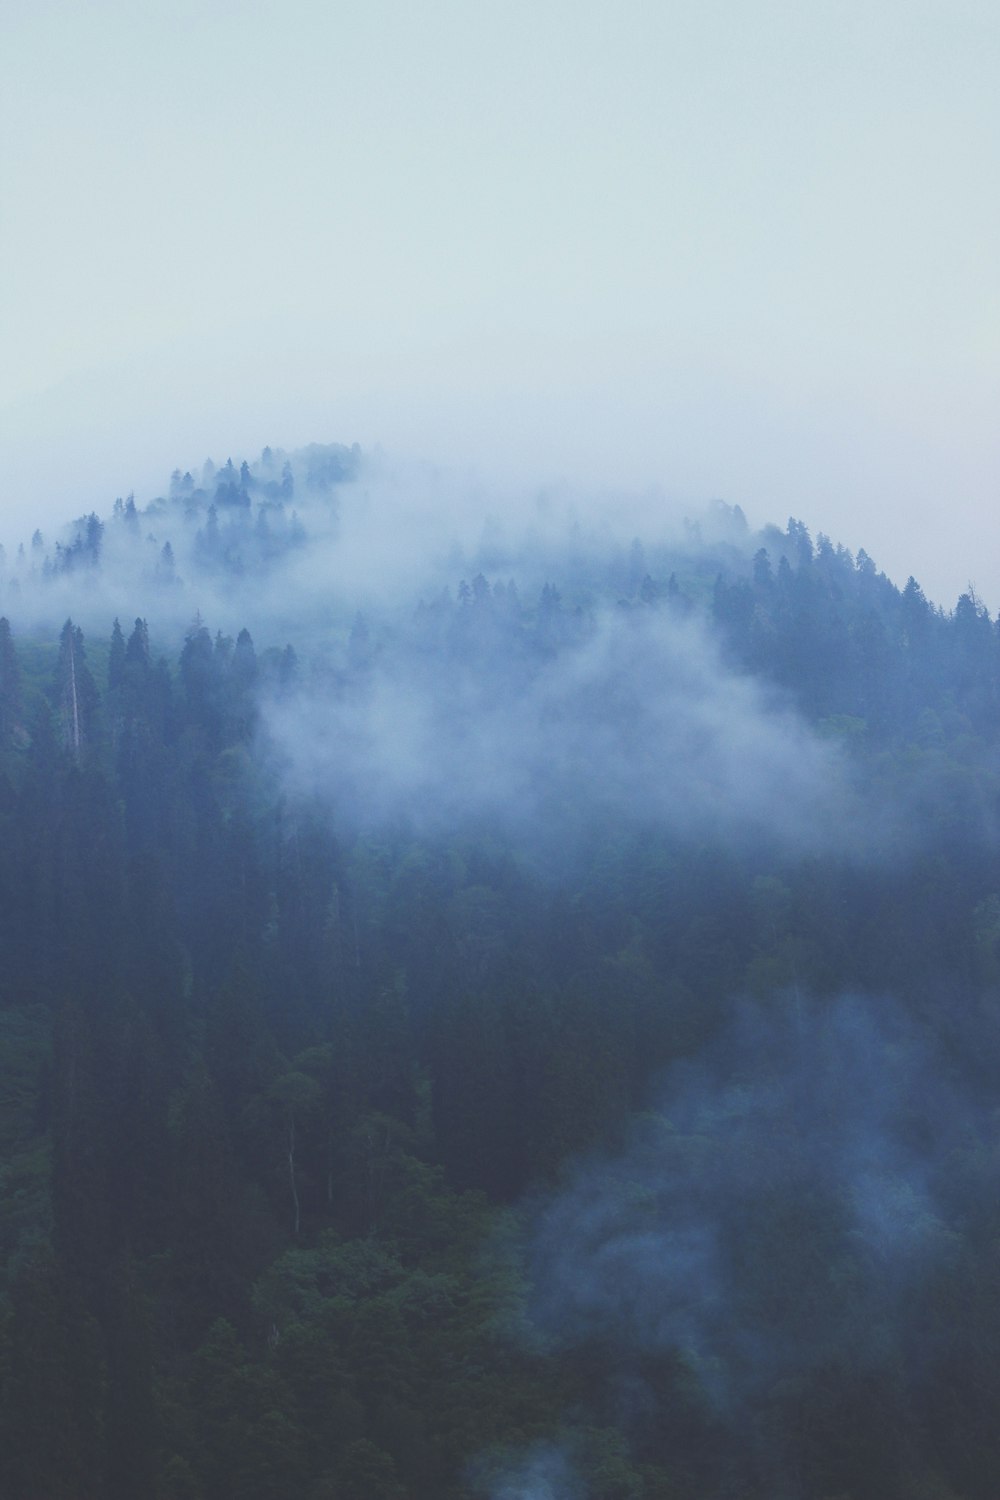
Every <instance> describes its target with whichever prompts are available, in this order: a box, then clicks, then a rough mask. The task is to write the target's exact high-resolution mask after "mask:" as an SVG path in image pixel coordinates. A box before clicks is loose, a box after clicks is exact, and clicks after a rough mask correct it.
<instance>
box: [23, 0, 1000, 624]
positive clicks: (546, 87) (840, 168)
mask: <svg viewBox="0 0 1000 1500" xmlns="http://www.w3.org/2000/svg"><path fill="white" fill-rule="evenodd" d="M0 47H2V51H3V56H4V61H5V69H4V72H5V79H4V88H3V91H2V93H0V351H2V355H3V357H2V359H0V506H2V511H0V539H2V540H4V541H7V542H8V544H9V543H10V541H12V540H15V541H16V540H18V539H19V538H20V537H21V536H22V535H23V534H26V533H27V530H28V529H29V528H30V527H33V526H34V525H35V524H36V523H39V522H41V523H42V524H44V523H45V522H46V521H48V522H49V523H50V524H51V522H52V521H53V520H57V519H64V518H69V517H70V516H73V515H77V514H80V513H81V512H83V511H85V510H89V509H90V508H92V507H93V508H97V509H98V510H107V509H108V508H109V507H110V504H111V502H112V501H113V499H114V497H115V495H117V494H123V493H127V492H128V491H129V490H134V491H135V493H136V496H137V498H138V499H140V500H142V499H145V498H149V497H151V496H152V495H153V494H155V493H158V492H160V491H162V490H163V488H164V486H165V483H166V478H167V476H168V474H169V472H170V471H171V470H172V469H173V468H174V467H175V466H180V467H181V468H187V467H193V466H194V465H196V464H200V463H201V462H202V461H203V460H204V458H205V457H207V456H209V455H210V456H211V457H213V458H214V459H215V460H216V461H217V462H222V461H224V460H225V458H226V457H227V456H229V455H230V454H232V455H233V456H234V457H237V456H242V455H250V456H252V455H254V454H256V453H258V452H259V451H260V449H261V448H262V447H263V446H264V445H265V444H270V445H271V446H282V447H286V448H292V447H295V446H298V445H300V444H304V443H307V442H312V441H321V442H329V441H339V442H345V443H353V442H355V441H357V442H360V443H361V444H362V446H365V447H370V446H373V445H375V444H381V445H382V446H383V447H385V448H386V449H388V450H389V451H390V452H398V453H401V454H406V455H408V456H412V457H415V458H421V459H424V458H429V459H431V460H433V461H436V462H440V463H443V464H446V465H450V466H453V467H457V468H458V469H460V470H465V469H470V470H473V469H474V470H475V471H477V472H478V473H481V474H486V475H488V476H490V478H491V480H492V481H493V482H496V483H499V484H501V485H502V484H503V483H505V482H507V481H508V480H509V481H511V482H514V481H516V482H518V483H521V484H523V483H524V482H534V481H536V480H537V482H538V483H539V484H543V483H548V482H551V481H553V480H557V479H568V480H570V481H577V482H586V483H587V484H589V485H595V484H596V485H598V486H601V487H604V489H605V492H606V493H607V492H609V491H610V492H613V490H614V487H615V486H621V487H630V488H638V489H641V490H647V489H648V490H649V491H650V492H651V493H653V494H655V495H657V496H662V497H663V499H662V503H663V504H664V506H669V505H681V506H686V505H691V506H696V505H700V504H702V503H703V502H705V501H707V500H710V499H712V498H716V497H720V498H723V499H726V500H727V501H729V502H730V503H732V504H739V505H741V506H742V507H743V509H744V511H745V512H746V514H747V516H748V518H749V519H750V520H751V522H752V523H753V524H758V525H762V524H764V523H766V522H768V521H777V522H778V523H779V524H783V523H784V522H785V520H787V518H788V516H789V515H795V516H796V517H798V518H800V519H802V520H803V521H805V523H806V525H807V526H808V527H809V528H810V529H811V530H812V531H813V533H814V534H815V533H817V532H825V533H826V534H828V535H830V536H832V538H833V539H834V540H835V541H839V542H843V543H844V544H845V545H847V546H849V547H851V548H852V549H856V548H858V547H861V546H863V547H865V548H866V550H867V551H868V552H869V553H870V554H871V555H872V556H873V557H874V558H875V560H876V562H877V563H878V564H879V565H880V566H881V567H883V568H885V570H886V571H887V572H888V573H889V574H890V576H891V577H893V578H894V579H895V580H896V581H897V582H899V583H904V582H905V581H906V577H907V576H908V574H910V573H914V574H915V575H916V576H917V578H918V579H919V581H920V582H921V583H922V584H923V585H924V588H925V590H926V591H927V593H928V594H929V595H930V596H931V597H932V598H933V599H935V600H937V601H938V602H942V603H944V604H946V605H948V606H950V605H952V604H953V603H954V601H955V599H956V598H957V596H958V594H959V593H960V592H961V591H962V590H963V589H964V588H965V587H966V586H967V584H968V583H969V582H972V583H973V584H974V586H975V588H976V590H977V592H978V594H979V595H980V597H981V598H982V599H983V600H984V601H985V602H986V603H987V604H989V605H990V607H991V608H992V609H994V610H996V609H997V608H998V607H1000V549H998V546H997V527H996V522H995V519H994V517H995V514H996V510H997V502H998V500H1000V425H998V417H1000V290H998V288H1000V192H998V191H997V184H998V183H1000V90H998V89H997V86H996V81H997V78H998V77H1000V10H998V9H997V7H996V6H995V4H993V3H992V0H982V3H980V0H947V3H944V0H906V3H902V0H879V4H878V5H876V6H873V5H871V4H870V3H855V0H810V3H809V4H808V5H803V4H801V0H754V3H753V4H746V3H745V0H697V3H695V0H687V3H675V0H660V3H657V4H653V3H643V0H616V3H614V4H611V3H610V0H504V3H502V4H500V3H493V0H461V3H459V0H423V3H421V4H420V5H414V4H412V3H411V0H363V3H355V0H324V3H313V0H282V3H281V4H280V5H279V4H277V3H272V0H240V3H238V4H237V3H235V0H213V3H211V4H210V5H206V4H204V3H197V4H195V3H191V0H169V3H168V0H90V3H88V4H86V5H83V4H81V3H78V0H5V3H4V5H3V7H2V10H0Z"/></svg>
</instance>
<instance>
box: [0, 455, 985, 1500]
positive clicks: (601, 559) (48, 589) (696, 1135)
mask: <svg viewBox="0 0 1000 1500" xmlns="http://www.w3.org/2000/svg"><path fill="white" fill-rule="evenodd" d="M409 484H410V480H409V479H405V478H404V479H398V480H397V479H396V478H393V476H391V475H390V476H389V477H388V478H387V477H386V473H385V470H384V469H382V470H380V469H379V465H378V460H377V458H376V457H373V456H372V455H367V454H362V453H361V452H360V450H359V449H357V448H356V447H355V448H346V447H341V446H339V445H314V446H313V447H312V448H309V449H305V450H302V451H299V452H296V453H290V454H283V453H280V452H272V451H271V450H268V449H265V450H264V453H263V454H262V455H261V456H260V458H259V459H258V460H256V461H254V462H253V463H252V464H251V463H249V462H243V463H241V464H236V463H234V462H232V461H229V462H228V463H226V464H225V465H223V466H221V467H219V468H216V467H215V466H214V465H213V464H206V465H205V467H204V469H203V470H200V471H198V473H197V474H192V473H190V472H189V473H183V474H182V473H181V472H180V471H177V472H175V474H174V475H173V476H172V478H171V481H170V485H169V490H168V493H167V494H165V495H164V496H163V497H161V498H160V499H157V500H155V501H152V502H151V503H149V504H148V505H137V504H136V502H135V500H134V498H133V497H128V498H127V499H122V500H119V501H117V502H116V503H115V505H114V507H113V508H112V509H110V510H109V513H108V514H107V515H106V516H105V517H99V516H98V515H97V514H90V515H87V516H84V517H82V518H80V520H78V521H77V522H74V523H72V524H70V525H69V526H68V527H67V528H66V529H65V530H64V532H63V533H61V534H60V535H59V536H58V537H52V538H49V537H46V536H44V535H43V534H42V533H41V532H36V534H35V536H34V538H33V539H29V540H28V541H27V542H26V544H25V545H23V546H21V547H20V548H17V549H16V550H15V549H14V548H12V547H8V549H7V551H6V552H5V553H3V555H2V557H0V616H2V618H0V955H2V963H0V1493H2V1494H3V1495H4V1496H7V1497H9V1500H137V1497H147V1496H148V1497H152V1500H291V1497H302V1500H462V1497H479V1500H995V1496H996V1493H997V1475H1000V1424H998V1422H997V1413H998V1412H1000V1259H998V1253H1000V822H998V817H1000V622H998V621H994V620H993V619H991V617H990V614H989V612H988V610H987V609H986V608H985V606H984V605H983V604H982V603H981V601H980V600H979V599H978V597H977V595H976V593H975V591H974V590H973V589H972V588H971V587H970V589H969V591H968V592H967V593H965V594H963V595H962V596H961V598H960V599H959V600H958V601H957V603H956V604H955V606H954V608H952V609H945V608H943V607H941V606H939V605H936V604H934V603H932V602H931V601H929V600H928V599H927V598H926V597H925V595H924V593H923V591H922V589H921V588H920V586H919V584H918V583H917V582H916V581H915V580H914V579H913V578H910V579H909V581H908V582H907V584H906V586H905V587H903V588H899V587H897V586H896V585H895V584H894V583H892V582H891V581H890V580H889V579H888V578H887V577H886V576H885V575H884V574H883V573H881V572H880V571H879V569H878V567H877V565H876V564H875V563H874V562H873V561H872V559H871V558H869V557H868V556H867V554H866V553H865V552H863V551H859V552H857V554H856V555H855V554H853V553H851V552H850V551H848V550H847V549H846V548H845V547H844V546H841V545H837V544H835V543H834V542H832V541H831V540H830V539H829V538H826V537H824V536H817V537H816V538H813V536H812V535H811V534H810V532H809V530H808V529H807V527H806V526H805V525H804V524H803V523H802V522H800V521H797V520H794V519H793V520H790V521H789V522H788V523H787V525H786V526H784V527H781V528H779V527H778V526H776V525H767V526H765V527H763V529H761V530H755V529H753V528H751V527H750V525H749V524H748V522H747V521H746V519H745V517H744V515H743V513H742V511H741V510H740V509H739V508H738V507H731V506H728V505H724V504H722V503H721V502H720V503H718V504H716V505H714V506H712V507H709V508H707V509H706V511H705V512H704V514H702V515H700V516H695V517H691V518H688V519H686V520H685V519H681V520H679V521H677V523H676V524H673V523H671V524H670V525H668V524H667V523H666V521H665V520H662V519H658V518H657V516H656V513H655V507H653V508H652V510H650V509H647V512H646V514H645V515H643V516H640V517H639V521H641V522H642V524H643V525H644V526H645V528H646V529H645V530H639V529H638V523H637V525H636V528H635V529H634V530H633V529H632V524H631V523H632V517H631V516H630V515H627V512H626V511H625V510H624V509H623V514H626V515H627V521H626V524H627V527H628V529H626V530H620V529H619V530H618V531H616V529H615V527H614V526H613V525H611V524H610V523H606V521H605V519H604V518H603V517H602V516H594V515H592V514H590V513H588V512H584V511H582V510H580V509H578V508H577V509H574V505H573V503H572V501H571V500H567V501H566V503H565V504H564V498H565V497H560V496H556V497H554V498H553V497H551V496H550V497H548V498H547V499H545V500H544V503H539V504H537V505H535V506H534V508H532V507H531V506H528V507H527V509H526V510H525V511H524V512H523V514H522V513H519V517H518V520H517V522H516V524H515V523H512V522H510V521H509V519H508V520H506V521H505V519H504V517H503V515H502V514H501V515H499V516H497V517H492V518H488V519H487V520H486V521H485V522H484V521H483V519H482V516H481V514H480V512H479V511H478V510H474V508H472V507H469V508H467V509H463V508H462V506H461V505H460V504H459V503H458V501H457V500H456V499H455V497H454V496H451V497H450V498H446V500H443V501H442V504H441V507H440V509H439V511H436V512H435V514H436V515H440V516H443V517H444V519H443V520H441V521H440V524H436V525H435V526H430V525H429V523H428V524H425V516H426V509H425V501H424V499H423V498H422V499H420V501H419V503H418V504H416V505H414V506H412V507H411V508H410V509H408V510H405V511H404V510H401V509H400V508H399V503H398V501H399V496H398V493H397V491H402V490H406V487H407V485H409ZM438 485H442V486H444V487H445V488H447V481H445V480H442V479H441V478H440V476H436V475H433V474H431V475H424V476H422V477H421V478H420V480H419V484H418V485H417V488H418V489H420V487H421V486H422V487H423V488H422V489H420V493H421V496H426V497H428V498H427V501H426V503H427V505H431V504H432V502H433V499H434V495H435V493H436V486H438ZM407 493H409V491H407ZM458 499H459V500H460V499H461V496H459V497H458Z"/></svg>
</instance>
